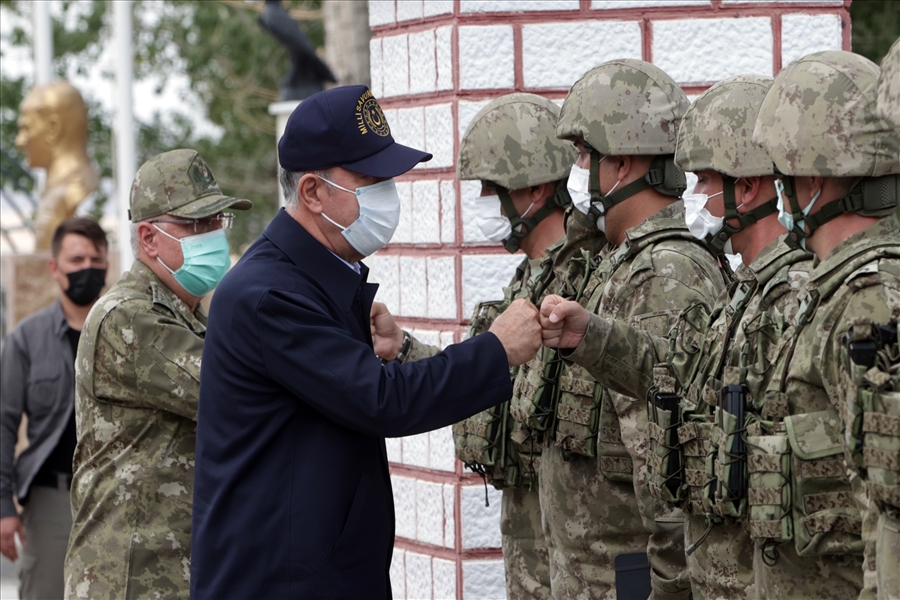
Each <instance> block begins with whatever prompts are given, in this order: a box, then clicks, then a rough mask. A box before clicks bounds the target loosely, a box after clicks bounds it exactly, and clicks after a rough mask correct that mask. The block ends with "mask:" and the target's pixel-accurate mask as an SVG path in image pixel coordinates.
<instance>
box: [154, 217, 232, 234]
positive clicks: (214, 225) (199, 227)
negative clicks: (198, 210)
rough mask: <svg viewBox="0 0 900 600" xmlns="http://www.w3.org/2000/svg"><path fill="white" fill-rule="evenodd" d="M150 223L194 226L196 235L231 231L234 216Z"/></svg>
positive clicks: (164, 220)
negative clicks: (216, 231) (220, 230)
mask: <svg viewBox="0 0 900 600" xmlns="http://www.w3.org/2000/svg"><path fill="white" fill-rule="evenodd" d="M149 222H150V223H173V224H175V225H193V226H194V233H197V232H207V231H213V230H215V229H231V227H232V226H233V225H234V214H232V213H219V214H217V215H213V216H211V217H203V218H202V219H153V220H152V221H149Z"/></svg>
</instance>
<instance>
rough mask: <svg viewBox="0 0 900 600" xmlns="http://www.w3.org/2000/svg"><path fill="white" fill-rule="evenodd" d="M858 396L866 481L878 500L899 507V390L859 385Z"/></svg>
mask: <svg viewBox="0 0 900 600" xmlns="http://www.w3.org/2000/svg"><path fill="white" fill-rule="evenodd" d="M879 373H880V371H879ZM885 375H886V374H885ZM867 378H874V374H868V375H867ZM859 397H860V404H861V405H862V409H863V413H862V437H863V443H862V462H863V466H864V467H865V469H866V485H867V486H868V489H869V493H870V494H871V495H872V498H873V499H875V500H876V501H877V502H878V503H880V504H881V505H886V506H889V507H893V508H894V509H895V510H900V392H897V391H888V390H873V389H867V388H860V390H859Z"/></svg>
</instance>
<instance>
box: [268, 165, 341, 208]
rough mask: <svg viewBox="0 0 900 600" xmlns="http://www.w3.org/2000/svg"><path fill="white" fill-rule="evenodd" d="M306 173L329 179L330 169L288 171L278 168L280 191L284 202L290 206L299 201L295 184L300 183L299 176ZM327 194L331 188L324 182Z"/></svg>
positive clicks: (330, 192) (331, 191) (295, 204)
mask: <svg viewBox="0 0 900 600" xmlns="http://www.w3.org/2000/svg"><path fill="white" fill-rule="evenodd" d="M307 173H312V174H313V175H315V176H316V177H318V178H320V179H325V180H330V179H331V169H320V170H318V171H288V170H287V169H279V172H278V181H279V183H281V192H282V193H283V194H284V202H285V204H287V205H288V206H290V207H295V206H297V204H299V202H300V198H299V196H298V195H297V186H299V185H300V178H301V177H303V176H304V175H306V174H307ZM326 187H327V188H328V194H329V195H331V194H332V193H333V190H332V188H331V185H329V184H327V183H326Z"/></svg>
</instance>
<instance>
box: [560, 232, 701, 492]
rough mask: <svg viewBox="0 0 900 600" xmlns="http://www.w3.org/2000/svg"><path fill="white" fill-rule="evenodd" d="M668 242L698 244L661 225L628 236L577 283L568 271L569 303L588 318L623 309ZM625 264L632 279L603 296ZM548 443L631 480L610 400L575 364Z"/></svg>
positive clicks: (567, 369) (565, 372)
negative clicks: (578, 306)
mask: <svg viewBox="0 0 900 600" xmlns="http://www.w3.org/2000/svg"><path fill="white" fill-rule="evenodd" d="M679 225H680V224H679ZM670 240H687V241H690V242H691V243H698V242H697V240H696V239H695V238H694V237H693V236H692V235H691V234H690V232H688V231H687V230H686V229H685V228H684V227H683V225H680V226H677V227H665V226H661V227H660V228H657V229H654V230H652V231H649V232H647V233H645V234H643V235H637V236H629V238H628V239H627V240H626V241H625V242H624V243H623V244H622V245H621V246H620V247H619V248H618V249H617V250H616V251H615V252H612V253H610V254H608V255H607V256H605V257H604V259H603V260H600V261H596V260H595V261H588V262H587V267H586V271H587V272H586V273H585V274H584V275H583V276H582V277H581V278H579V277H577V275H578V274H579V273H580V271H579V268H577V267H576V268H573V269H572V271H573V273H574V274H575V275H576V277H575V278H574V279H572V280H571V281H572V282H573V283H570V284H569V291H570V296H569V299H573V300H577V301H579V302H580V303H581V304H582V306H584V307H585V309H586V310H587V311H588V312H589V313H592V314H594V313H597V314H605V313H606V312H607V310H608V307H609V306H619V305H621V302H622V301H623V299H624V295H625V294H629V293H630V292H631V290H633V289H634V288H635V287H638V286H640V285H641V284H642V283H643V282H644V281H646V279H648V278H650V277H653V276H654V275H655V272H654V270H653V268H652V263H651V262H650V261H651V260H652V259H651V255H652V253H653V248H654V247H655V246H657V245H658V244H660V243H662V242H666V241H670ZM626 265H627V268H628V272H629V273H630V274H631V275H630V276H629V279H628V285H623V286H619V287H618V288H617V289H616V290H614V293H613V294H612V295H611V296H608V295H605V294H604V291H605V290H604V288H605V286H606V284H607V283H608V282H609V281H610V279H611V278H612V277H613V276H614V275H615V273H616V272H617V270H618V269H619V268H620V267H623V266H626ZM585 277H586V279H585ZM572 291H574V292H575V294H571V292H572ZM670 324H671V323H669V322H668V320H667V321H666V323H665V324H664V325H663V329H664V330H665V331H667V330H668V326H669V325H670ZM657 333H660V332H657ZM660 334H664V331H663V332H661V333H660ZM551 439H552V440H553V441H554V442H555V443H556V444H557V445H559V446H560V448H561V449H562V451H563V452H564V453H574V454H579V455H582V456H587V457H598V463H599V468H600V472H601V473H602V474H603V475H604V476H605V477H606V478H608V479H609V480H611V481H622V482H631V481H633V472H634V465H633V461H632V458H631V455H630V454H629V453H628V451H627V449H626V447H625V444H624V442H623V441H622V432H621V428H620V423H619V416H618V413H617V412H616V410H615V406H614V405H613V402H612V398H611V397H610V395H609V392H608V391H605V390H604V388H603V386H602V385H601V384H600V383H598V382H597V381H595V380H594V379H593V378H592V377H591V376H590V375H589V374H588V372H587V371H586V370H585V369H583V368H582V367H580V366H578V365H575V364H567V365H565V366H564V367H563V369H562V372H561V374H560V378H559V386H558V393H557V402H556V419H555V421H554V423H553V427H552V430H551Z"/></svg>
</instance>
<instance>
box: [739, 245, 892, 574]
mask: <svg viewBox="0 0 900 600" xmlns="http://www.w3.org/2000/svg"><path fill="white" fill-rule="evenodd" d="M884 258H888V259H898V258H900V249H898V248H897V246H896V245H895V244H894V245H892V244H891V243H890V241H889V240H886V241H885V243H884V244H882V245H881V246H880V247H878V246H876V247H870V248H867V249H865V250H863V251H861V252H860V253H859V254H857V255H856V256H853V257H852V258H849V259H848V260H847V261H846V262H844V263H843V264H841V265H839V266H838V267H837V268H835V269H833V270H832V271H831V272H830V273H829V276H828V278H826V279H825V280H824V281H822V282H820V283H819V284H818V285H817V286H816V287H814V288H811V290H810V291H809V293H808V294H806V295H805V296H804V297H803V298H802V299H801V304H800V310H799V312H798V314H797V318H796V325H795V326H792V327H790V328H788V330H787V331H786V332H785V334H784V336H783V338H782V340H781V342H782V343H781V344H780V347H779V349H778V351H779V354H782V356H783V358H782V360H781V363H780V366H779V369H778V370H777V372H776V373H775V374H774V376H773V378H772V380H771V382H770V384H769V386H768V388H767V390H766V394H765V397H764V398H763V399H762V406H761V407H760V406H758V405H754V413H752V414H750V415H748V417H747V420H746V443H745V447H746V455H747V458H746V463H747V469H746V473H747V488H748V493H747V503H746V504H747V507H748V510H747V513H748V515H749V519H748V527H749V529H750V535H751V537H752V538H753V539H754V540H755V541H757V542H759V543H760V544H761V545H762V551H763V557H764V559H765V560H766V561H773V560H777V556H778V552H777V545H778V544H781V543H786V542H791V541H792V542H793V543H794V547H795V549H796V551H797V554H798V555H799V556H820V555H829V554H848V553H855V554H862V552H863V547H864V543H863V540H862V537H861V531H862V519H861V515H860V513H859V510H858V507H857V504H856V501H855V499H854V497H853V490H852V489H851V482H850V480H849V478H848V475H847V472H846V461H845V460H844V457H845V454H844V420H843V419H844V418H846V416H844V415H841V414H839V412H838V410H837V409H836V408H835V407H830V408H829V409H828V410H824V411H818V412H813V413H801V414H791V415H788V414H787V413H788V402H787V397H786V394H785V392H784V389H785V385H786V382H787V376H788V368H789V365H790V364H791V362H792V358H793V356H794V353H795V351H796V348H797V341H798V339H799V337H800V335H799V334H800V332H801V331H802V330H803V328H804V326H806V325H807V324H808V323H809V322H810V321H811V320H812V318H813V315H814V314H815V313H816V311H817V310H818V309H819V307H820V306H821V305H822V303H823V302H826V301H827V302H828V306H829V307H844V306H846V305H847V303H848V302H849V300H850V297H851V296H852V294H853V293H855V292H857V291H859V290H860V289H863V288H865V287H868V286H872V285H877V284H880V283H885V282H886V281H888V280H890V279H894V283H893V284H891V285H893V286H894V288H895V289H896V281H898V279H897V277H896V273H894V271H896V269H897V263H896V262H895V261H894V260H882V259H884ZM827 314H828V316H829V319H828V320H827V321H822V322H818V326H819V328H820V330H822V331H833V330H834V328H836V327H840V326H841V323H840V322H838V319H840V318H843V317H841V316H839V315H842V314H843V311H842V310H829V312H828V313H827ZM842 410H846V409H842ZM848 412H849V411H848ZM876 420H877V419H876Z"/></svg>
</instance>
